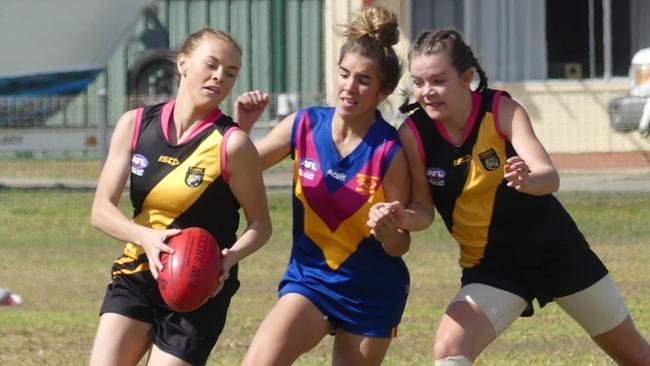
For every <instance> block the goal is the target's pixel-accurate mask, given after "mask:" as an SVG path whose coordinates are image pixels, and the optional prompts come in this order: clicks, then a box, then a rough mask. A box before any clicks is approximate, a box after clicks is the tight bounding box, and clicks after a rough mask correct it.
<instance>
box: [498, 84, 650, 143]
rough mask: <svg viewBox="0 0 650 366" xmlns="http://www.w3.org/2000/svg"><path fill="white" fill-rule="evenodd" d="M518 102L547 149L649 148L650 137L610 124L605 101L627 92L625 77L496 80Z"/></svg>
mask: <svg viewBox="0 0 650 366" xmlns="http://www.w3.org/2000/svg"><path fill="white" fill-rule="evenodd" d="M491 87H493V88H499V89H502V88H503V89H505V90H508V91H509V92H510V94H511V95H512V97H513V98H514V99H515V100H517V101H518V102H519V103H521V104H522V105H523V106H524V107H525V108H526V110H527V111H528V114H529V115H530V118H531V121H532V124H533V128H534V129H535V133H536V134H537V136H538V138H539V139H540V140H541V141H542V143H543V144H544V146H545V147H546V149H547V150H548V151H549V152H552V153H582V152H621V151H639V150H641V151H650V139H644V138H643V137H641V136H640V135H639V133H638V132H633V133H629V134H621V133H617V132H614V130H613V129H612V128H610V127H609V116H608V114H607V103H608V101H609V100H610V99H611V98H614V97H618V96H622V95H625V94H627V91H628V89H629V83H628V81H627V79H624V78H617V79H612V80H610V81H604V80H587V81H580V80H562V81H554V80H549V81H544V82H520V83H508V84H504V83H495V84H494V85H491Z"/></svg>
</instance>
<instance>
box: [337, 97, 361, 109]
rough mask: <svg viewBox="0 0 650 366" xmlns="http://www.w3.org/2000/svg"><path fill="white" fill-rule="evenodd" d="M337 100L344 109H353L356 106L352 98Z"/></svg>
mask: <svg viewBox="0 0 650 366" xmlns="http://www.w3.org/2000/svg"><path fill="white" fill-rule="evenodd" d="M339 100H340V101H341V104H342V105H343V106H344V107H354V106H355V105H357V101H356V100H354V99H352V98H345V97H341V98H339Z"/></svg>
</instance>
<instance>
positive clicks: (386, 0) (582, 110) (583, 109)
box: [324, 0, 650, 153]
mask: <svg viewBox="0 0 650 366" xmlns="http://www.w3.org/2000/svg"><path fill="white" fill-rule="evenodd" d="M412 1H413V0H374V1H372V3H373V4H377V5H382V6H386V7H388V8H389V9H391V10H393V11H395V12H396V14H397V15H398V19H399V24H400V29H401V30H402V40H401V41H400V43H399V44H398V45H397V46H396V50H397V51H398V54H399V55H400V56H401V57H402V58H403V60H404V67H405V72H404V75H403V77H402V81H401V83H400V86H398V88H397V90H396V91H395V92H394V93H393V95H392V96H391V97H389V99H388V100H387V101H386V102H385V103H383V105H382V106H380V109H381V110H382V112H383V114H384V116H385V117H386V118H387V119H388V120H389V121H391V122H392V123H393V124H395V125H399V123H401V121H402V120H403V119H404V115H401V114H399V113H398V112H397V107H398V106H399V105H400V104H401V103H402V102H403V101H404V98H405V94H408V93H409V91H410V84H409V75H408V64H407V58H406V56H407V53H408V47H409V39H408V37H409V36H410V33H411V30H412V29H413V26H412V18H411V16H410V14H411V12H412ZM365 3H367V1H366V2H365ZM325 4H326V5H325V17H326V19H332V22H334V21H337V22H339V23H340V22H344V21H347V19H348V18H347V16H349V14H350V12H351V11H354V9H357V8H358V7H361V6H362V5H363V4H364V2H363V1H361V0H356V1H355V0H348V1H335V0H326V1H325ZM325 28H326V29H325V30H326V31H327V30H329V29H330V26H328V25H327V23H326V27H325ZM325 37H326V56H325V60H326V64H325V66H324V67H325V70H326V75H327V84H326V85H327V93H328V96H329V97H330V98H328V100H331V93H332V91H333V83H334V77H335V75H336V74H335V70H336V64H337V62H338V50H339V48H340V44H341V40H339V39H337V38H336V37H333V36H332V35H331V34H330V35H327V34H326V36H325ZM490 87H492V88H499V89H506V90H508V91H509V92H510V94H511V95H512V96H513V98H514V99H515V100H517V101H518V102H520V103H521V104H522V105H523V106H524V107H525V108H526V110H527V111H528V113H529V114H530V117H531V121H532V124H533V128H534V129H535V132H536V134H537V136H538V137H539V139H540V140H541V141H542V143H543V144H544V146H545V147H546V149H547V150H548V151H549V152H550V153H584V152H621V151H639V150H642V151H650V139H644V138H643V137H641V136H640V135H639V134H638V133H637V132H633V133H629V134H620V133H617V132H614V130H613V129H612V128H610V127H609V116H608V114H607V103H608V101H609V99H611V98H614V97H618V96H622V95H625V94H627V92H628V89H629V84H628V81H627V80H626V79H624V78H615V79H611V80H609V81H606V80H602V79H593V80H592V79H590V80H546V81H533V82H531V81H527V82H512V83H503V82H500V83H495V82H490Z"/></svg>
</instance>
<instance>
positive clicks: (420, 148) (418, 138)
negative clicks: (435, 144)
mask: <svg viewBox="0 0 650 366" xmlns="http://www.w3.org/2000/svg"><path fill="white" fill-rule="evenodd" d="M404 123H406V126H408V128H409V129H410V130H411V132H412V133H413V136H415V141H417V143H418V151H419V152H420V158H422V162H424V161H425V156H424V146H422V136H420V132H418V129H417V128H416V127H415V122H413V120H412V119H411V118H410V117H409V118H407V119H406V121H404Z"/></svg>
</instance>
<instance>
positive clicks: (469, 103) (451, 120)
mask: <svg viewBox="0 0 650 366" xmlns="http://www.w3.org/2000/svg"><path fill="white" fill-rule="evenodd" d="M473 108H474V105H473V98H472V91H471V90H470V89H467V93H463V96H462V102H461V103H460V104H458V108H457V109H456V110H455V111H453V112H452V113H451V114H450V115H449V116H448V117H447V118H445V119H444V120H441V121H440V122H442V124H443V125H444V126H445V127H446V128H447V129H451V130H456V131H460V132H463V131H464V130H465V126H466V125H467V119H468V118H469V115H470V114H471V113H472V109H473Z"/></svg>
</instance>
